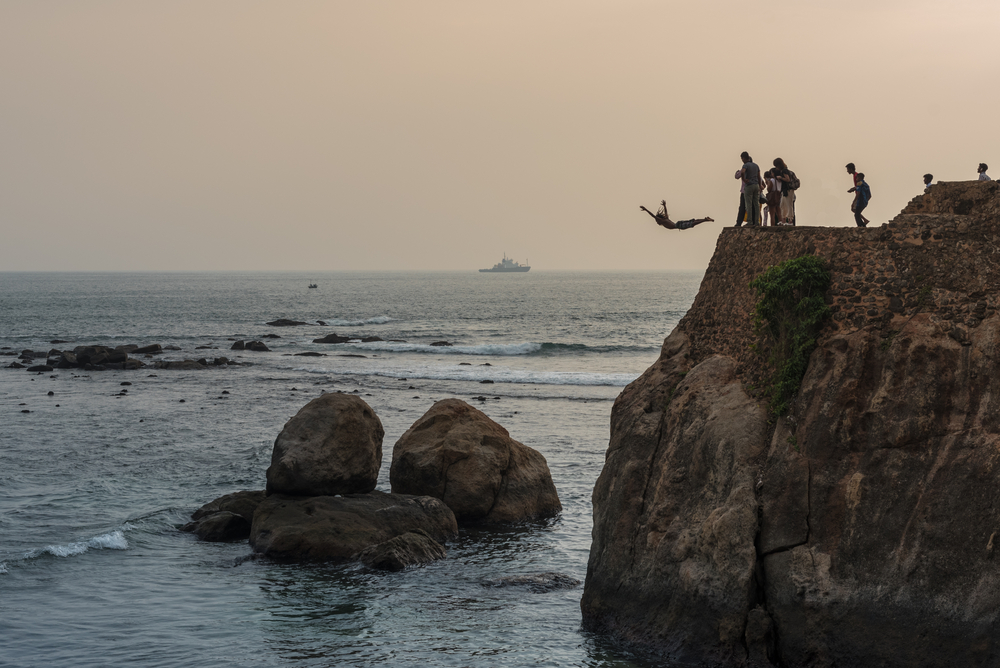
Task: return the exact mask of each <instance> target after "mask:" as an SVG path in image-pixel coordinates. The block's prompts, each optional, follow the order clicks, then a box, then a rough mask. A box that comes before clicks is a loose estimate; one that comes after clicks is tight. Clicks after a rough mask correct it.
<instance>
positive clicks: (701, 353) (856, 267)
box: [678, 181, 1000, 379]
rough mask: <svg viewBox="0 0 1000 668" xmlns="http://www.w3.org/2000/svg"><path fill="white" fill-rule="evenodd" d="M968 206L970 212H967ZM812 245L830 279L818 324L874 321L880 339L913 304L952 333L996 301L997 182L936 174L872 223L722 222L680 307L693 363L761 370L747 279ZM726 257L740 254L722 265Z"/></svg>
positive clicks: (845, 329) (964, 332)
mask: <svg viewBox="0 0 1000 668" xmlns="http://www.w3.org/2000/svg"><path fill="white" fill-rule="evenodd" d="M972 211H975V215H970V214H969V213H968V212H972ZM806 254H815V255H819V256H821V257H823V258H824V259H825V260H826V261H827V266H828V268H829V269H830V271H831V274H832V276H833V283H832V285H831V288H830V290H829V292H828V293H827V295H826V301H827V303H828V304H829V305H830V310H831V318H830V319H829V320H828V321H827V324H826V329H825V333H828V334H832V333H834V332H839V333H845V334H846V333H850V332H851V331H856V330H860V329H869V330H878V331H879V332H880V333H881V336H882V337H883V339H884V340H885V341H886V342H887V345H891V342H892V339H893V338H894V337H895V336H896V335H897V334H899V333H900V332H901V331H903V329H904V328H905V327H906V326H907V324H908V322H909V321H910V319H911V318H912V317H913V316H914V315H915V314H916V313H927V314H929V316H930V319H931V321H932V322H933V323H935V325H936V326H937V327H939V328H940V330H941V331H942V332H943V333H946V334H947V335H949V336H951V337H952V338H953V339H955V340H956V341H959V342H960V343H964V342H966V341H967V340H968V335H969V331H970V330H972V329H975V328H976V327H978V326H979V325H980V323H981V322H982V321H983V320H984V319H985V318H988V317H990V316H992V315H993V314H994V313H996V311H997V309H998V308H1000V297H998V296H1000V291H998V290H997V289H996V288H997V286H1000V183H998V182H995V181H985V182H978V181H970V182H956V183H938V184H935V185H934V186H932V187H931V188H930V191H929V192H928V193H927V194H925V195H921V196H919V197H917V198H915V199H914V200H913V201H911V202H910V203H909V205H907V207H906V208H905V209H903V211H902V212H901V213H900V214H899V215H898V216H896V217H895V218H894V219H893V220H892V221H890V222H889V223H888V224H886V225H883V226H881V227H877V228H829V227H814V228H810V227H794V228H790V227H765V228H727V229H725V230H723V232H722V234H721V235H720V236H719V240H718V243H717V246H716V252H715V255H714V257H713V260H712V263H711V264H710V265H709V267H708V269H707V271H706V273H705V277H704V279H703V281H702V286H701V290H700V291H699V293H698V297H697V298H696V299H695V302H694V304H693V306H692V307H691V309H690V311H689V312H688V314H687V315H686V316H685V317H684V319H683V320H682V321H681V323H680V324H679V325H678V326H679V327H680V328H681V329H682V330H683V331H685V332H688V333H692V334H693V333H697V336H694V337H692V341H693V346H692V348H693V349H692V352H691V361H692V363H694V364H697V363H698V362H700V361H702V360H703V359H705V358H706V357H708V356H709V355H712V354H716V353H718V354H723V355H727V356H730V357H732V358H734V359H736V360H737V362H738V367H737V372H738V373H739V374H740V375H741V376H744V377H747V376H748V377H749V378H750V379H756V378H759V377H760V376H761V375H762V374H763V373H764V370H763V369H762V368H761V366H760V365H761V360H760V359H759V357H758V356H757V355H755V354H754V353H753V351H752V349H751V345H752V344H753V343H754V342H755V338H754V335H753V326H752V324H751V321H752V318H753V310H754V305H755V303H756V296H755V295H754V293H753V290H751V289H750V287H749V284H750V281H752V280H753V279H754V278H755V277H756V276H758V275H759V274H760V273H761V272H763V271H764V270H765V269H767V268H768V267H769V266H774V265H777V264H779V263H781V262H783V261H785V260H788V259H790V258H794V257H799V256H801V255H806ZM726 258H741V260H742V261H741V262H740V263H739V264H737V265H729V264H726V263H725V262H724V261H725V259H726Z"/></svg>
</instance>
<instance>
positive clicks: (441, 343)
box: [431, 341, 454, 348]
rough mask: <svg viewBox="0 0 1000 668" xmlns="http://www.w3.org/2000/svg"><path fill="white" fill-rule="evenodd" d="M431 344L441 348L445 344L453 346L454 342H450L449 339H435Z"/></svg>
mask: <svg viewBox="0 0 1000 668" xmlns="http://www.w3.org/2000/svg"><path fill="white" fill-rule="evenodd" d="M431 345H432V346H435V347H438V348H440V347H444V346H452V345H454V344H452V343H448V342H447V341H434V342H433V343H431Z"/></svg>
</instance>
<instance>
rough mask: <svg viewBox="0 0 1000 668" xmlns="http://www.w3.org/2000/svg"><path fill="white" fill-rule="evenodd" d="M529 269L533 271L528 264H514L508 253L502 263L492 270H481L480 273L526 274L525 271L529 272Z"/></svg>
mask: <svg viewBox="0 0 1000 668" xmlns="http://www.w3.org/2000/svg"><path fill="white" fill-rule="evenodd" d="M529 269H531V267H529V266H528V265H527V264H519V263H517V262H514V261H513V260H511V259H509V258H508V257H507V254H506V253H504V254H503V260H501V261H500V262H497V263H496V264H495V265H493V267H492V268H490V269H480V270H479V272H480V273H483V272H486V273H498V274H499V273H506V272H514V271H517V272H524V271H528V270H529Z"/></svg>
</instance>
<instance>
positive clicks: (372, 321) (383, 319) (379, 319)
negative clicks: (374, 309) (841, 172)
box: [320, 315, 395, 327]
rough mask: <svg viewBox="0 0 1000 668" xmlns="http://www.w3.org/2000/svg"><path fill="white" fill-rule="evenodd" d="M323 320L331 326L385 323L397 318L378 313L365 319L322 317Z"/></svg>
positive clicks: (359, 325)
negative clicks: (328, 318)
mask: <svg viewBox="0 0 1000 668" xmlns="http://www.w3.org/2000/svg"><path fill="white" fill-rule="evenodd" d="M320 319H321V320H322V321H323V322H325V323H326V324H327V325H329V326H331V327H361V326H362V325H384V324H386V323H387V322H393V321H394V320H395V318H390V317H389V316H387V315H377V316H375V317H374V318H367V319H365V320H342V319H340V318H334V319H332V320H327V319H326V318H320Z"/></svg>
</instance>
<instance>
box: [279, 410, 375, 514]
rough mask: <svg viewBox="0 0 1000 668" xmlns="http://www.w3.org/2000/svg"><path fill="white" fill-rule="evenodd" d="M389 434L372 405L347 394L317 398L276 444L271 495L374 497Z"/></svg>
mask: <svg viewBox="0 0 1000 668" xmlns="http://www.w3.org/2000/svg"><path fill="white" fill-rule="evenodd" d="M384 435H385V430H384V429H383V428H382V422H381V420H379V419H378V416H377V415H375V411H373V410H372V408H371V406H369V405H368V404H366V403H365V402H364V400H363V399H361V398H359V397H356V396H352V395H349V394H340V393H336V392H330V393H327V394H324V395H322V396H319V397H317V398H316V399H313V400H312V401H310V402H309V403H308V404H306V405H305V406H304V407H302V409H301V410H299V412H298V413H296V414H295V417H293V418H292V419H291V420H289V421H288V422H287V423H285V427H284V428H283V429H282V430H281V433H280V434H278V438H277V439H275V441H274V449H273V451H272V454H271V465H270V466H269V467H268V469H267V491H268V493H275V494H295V495H310V496H318V495H332V494H351V493H362V492H370V491H372V490H373V489H375V483H376V481H377V479H378V470H379V468H380V467H381V466H382V438H383V437H384Z"/></svg>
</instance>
